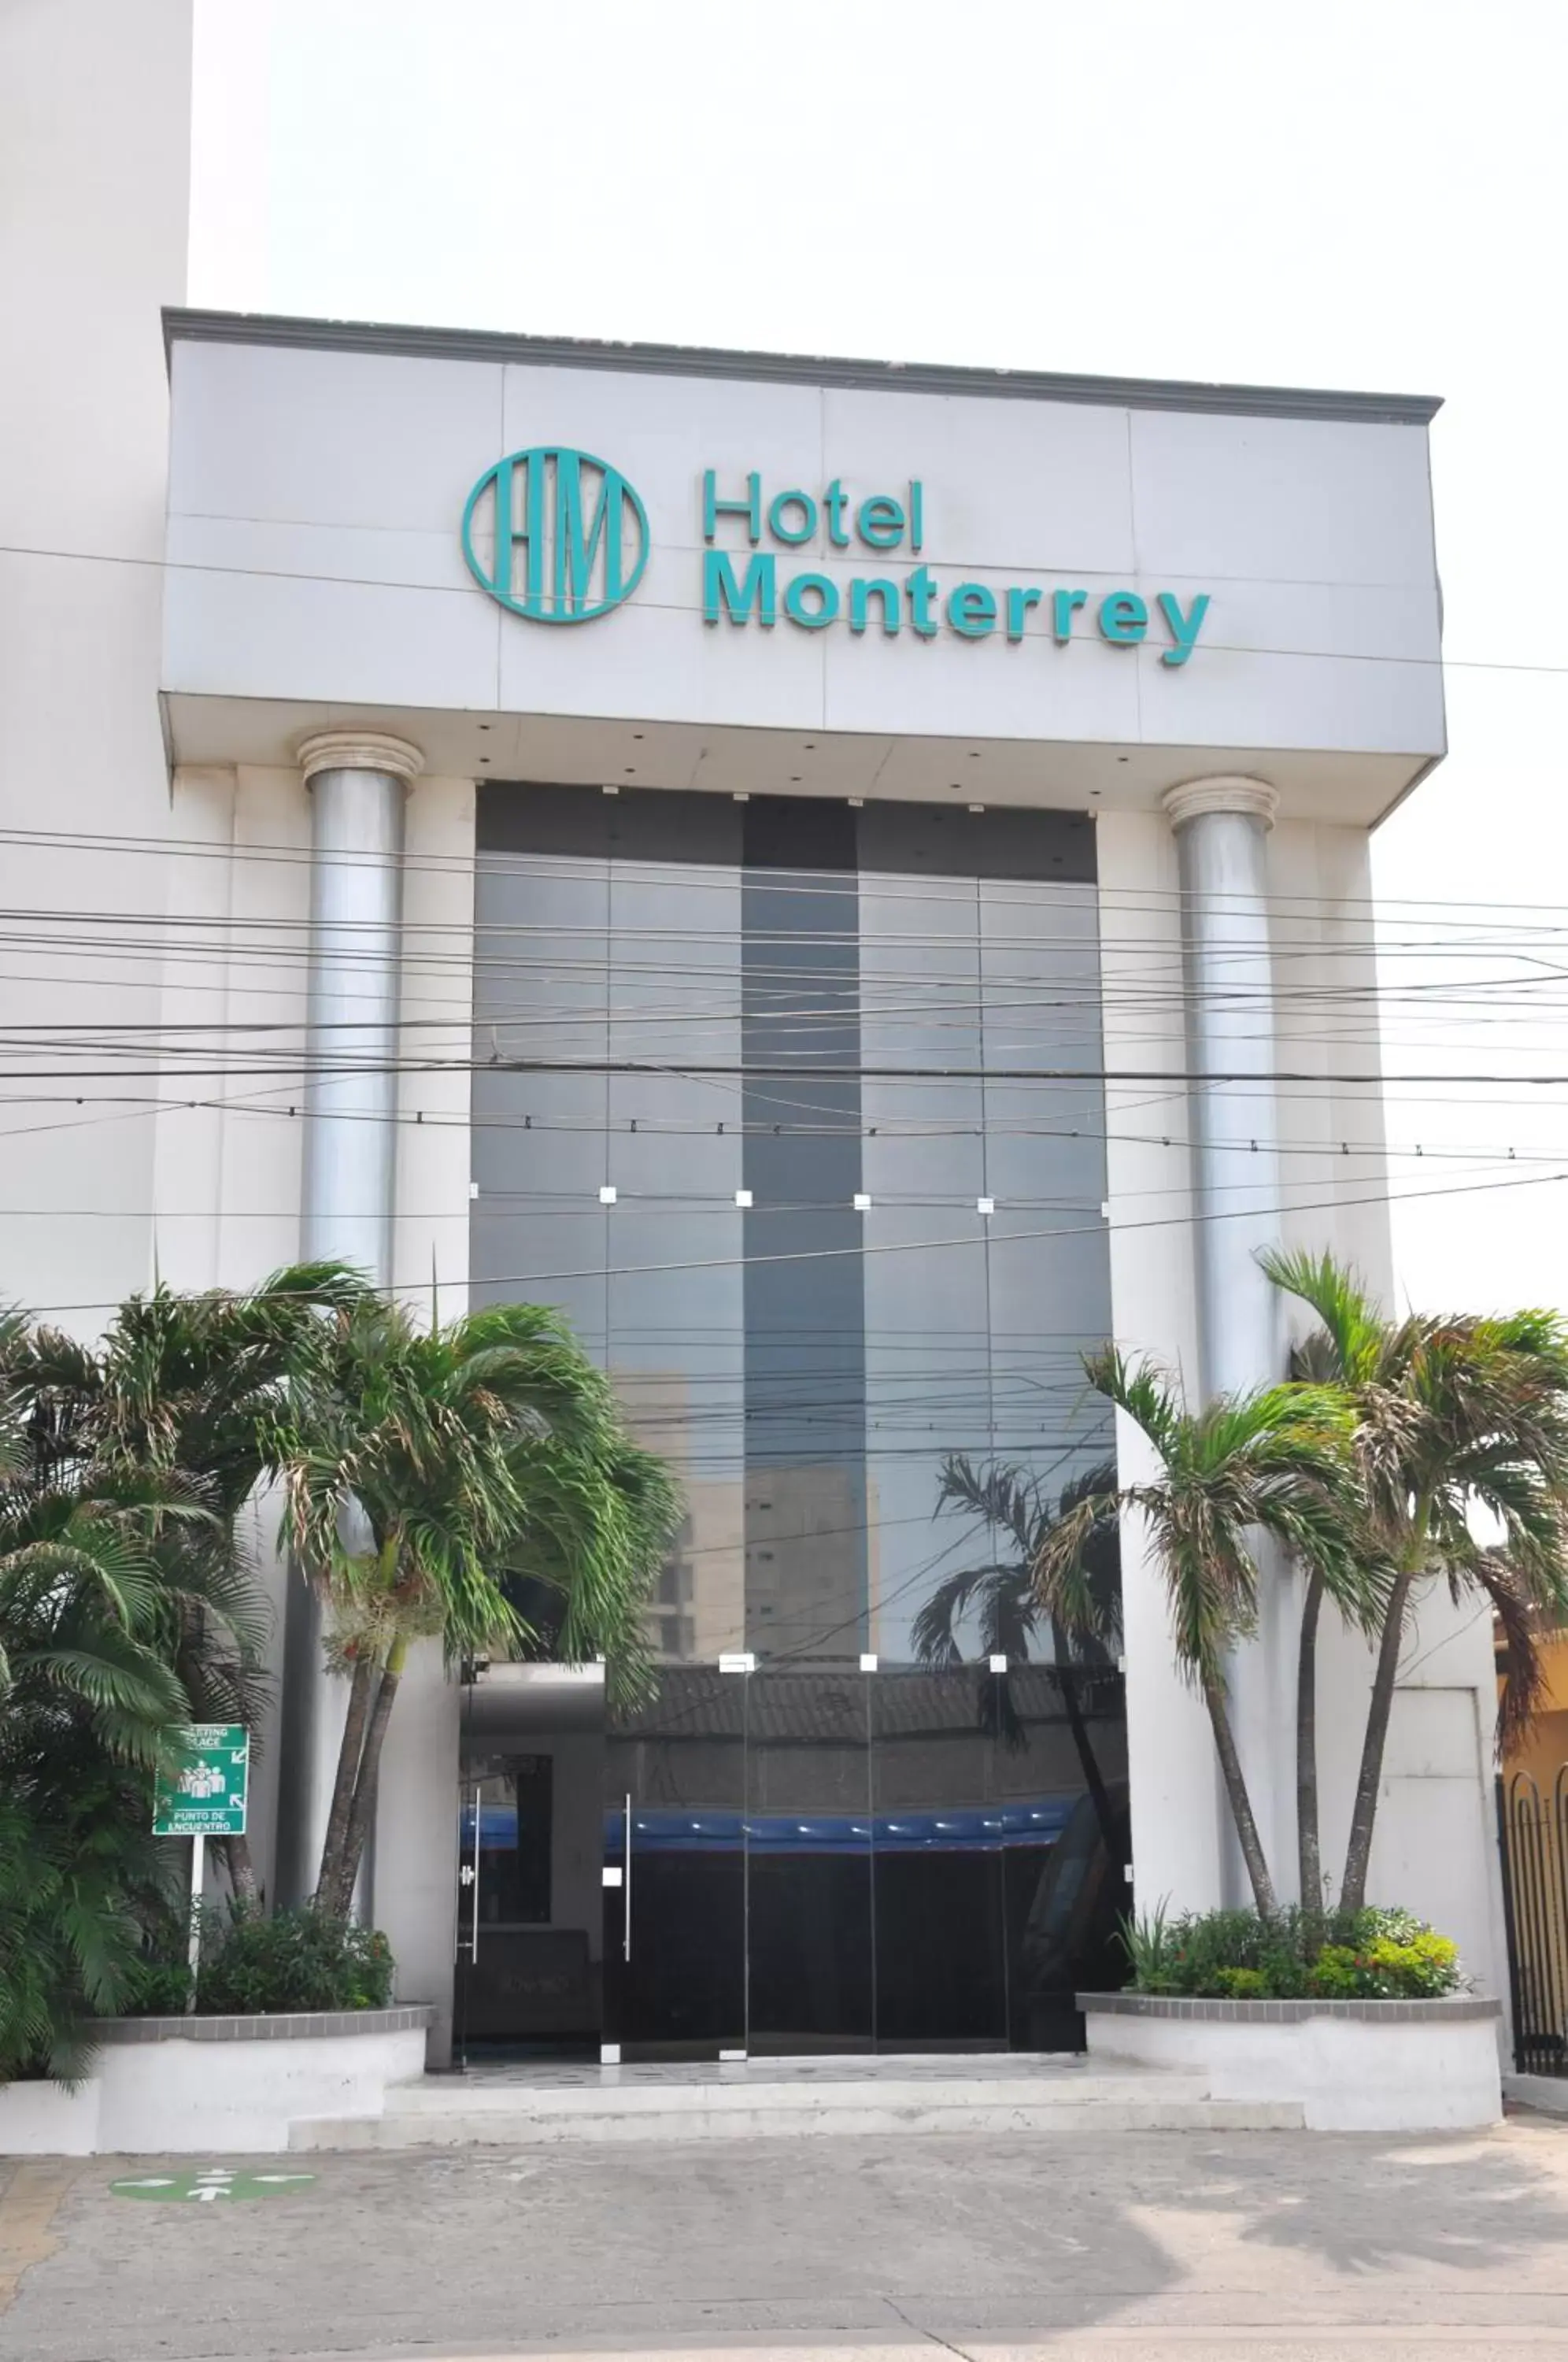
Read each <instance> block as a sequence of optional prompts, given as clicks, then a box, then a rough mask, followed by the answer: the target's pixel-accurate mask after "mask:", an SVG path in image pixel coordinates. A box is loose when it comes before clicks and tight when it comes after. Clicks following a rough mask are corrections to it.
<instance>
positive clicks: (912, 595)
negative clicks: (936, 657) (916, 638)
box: [904, 566, 936, 640]
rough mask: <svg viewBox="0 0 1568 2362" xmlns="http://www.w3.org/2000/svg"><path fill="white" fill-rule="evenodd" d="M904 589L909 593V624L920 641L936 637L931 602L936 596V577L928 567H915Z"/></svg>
mask: <svg viewBox="0 0 1568 2362" xmlns="http://www.w3.org/2000/svg"><path fill="white" fill-rule="evenodd" d="M904 589H905V590H906V591H907V592H908V593H909V602H910V622H911V624H912V625H913V626H914V629H915V630H916V631H917V632H918V633H919V634H920V636H921V638H922V640H933V639H934V638H935V637H936V618H935V616H934V615H933V613H932V612H931V602H932V601H933V599H934V598H935V596H936V577H935V575H934V574H933V572H932V570H931V568H930V567H929V566H917V567H916V568H915V570H914V572H913V573H912V574H911V576H910V577H909V578H908V579H907V580H906V582H905V584H904Z"/></svg>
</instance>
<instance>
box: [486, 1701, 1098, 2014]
mask: <svg viewBox="0 0 1568 2362" xmlns="http://www.w3.org/2000/svg"><path fill="white" fill-rule="evenodd" d="M733 1662H734V1668H735V1669H734V1671H731V1670H729V1669H728V1663H726V1664H723V1665H712V1664H710V1665H689V1664H688V1665H665V1666H661V1667H660V1668H659V1669H658V1673H657V1690H656V1692H655V1693H654V1694H653V1696H652V1697H651V1698H650V1700H649V1701H648V1702H647V1703H646V1704H645V1705H643V1706H641V1707H640V1708H638V1709H637V1710H636V1711H635V1712H632V1713H627V1714H622V1715H612V1716H611V1717H610V1722H609V1730H608V1736H607V1740H606V1745H605V1751H604V1763H605V1792H604V1807H603V1816H602V1840H603V1844H602V1879H603V1904H604V1926H603V1955H604V2034H603V2038H604V2042H605V2045H606V2046H607V2054H608V2055H611V2056H614V2057H618V2058H626V2059H633V2058H723V2057H725V2056H731V2057H746V2056H753V2057H760V2056H766V2055H768V2054H773V2055H776V2056H777V2055H781V2054H782V2055H793V2056H801V2055H810V2054H811V2053H812V2052H830V2051H860V2050H871V2049H877V2050H884V2051H910V2050H960V2051H968V2050H994V2049H1002V2048H1006V2047H1009V2046H1011V2047H1022V2048H1031V2049H1068V2048H1072V2047H1076V2046H1077V2043H1078V2042H1079V2041H1080V2040H1081V2031H1080V2026H1079V2022H1078V2019H1077V2012H1076V2009H1075V2006H1074V1995H1075V1993H1076V1992H1077V1991H1078V1990H1079V1989H1080V1988H1081V1987H1082V1986H1083V1985H1084V1983H1085V1982H1087V1981H1093V1980H1094V1979H1096V1978H1098V1979H1099V1980H1101V1981H1106V1980H1110V1979H1113V1978H1114V1977H1115V1976H1116V1974H1117V1973H1118V1969H1117V1953H1116V1947H1115V1943H1114V1930H1115V1926H1116V1920H1117V1916H1118V1915H1119V1914H1120V1913H1121V1911H1123V1910H1125V1908H1126V1907H1127V1888H1126V1884H1125V1878H1124V1871H1125V1865H1126V1861H1127V1858H1128V1853H1127V1839H1126V1822H1127V1812H1126V1796H1127V1789H1126V1773H1125V1741H1124V1728H1125V1725H1124V1717H1123V1714H1122V1708H1121V1678H1120V1676H1119V1675H1118V1674H1117V1673H1116V1672H1114V1671H1113V1670H1112V1669H1110V1668H1109V1667H1107V1668H1105V1669H1103V1670H1102V1671H1096V1672H1092V1673H1088V1672H1086V1673H1082V1674H1080V1675H1078V1676H1076V1677H1075V1679H1076V1686H1075V1688H1074V1690H1073V1692H1072V1693H1071V1695H1070V1697H1069V1694H1068V1693H1067V1691H1066V1687H1065V1684H1064V1682H1063V1679H1062V1677H1061V1676H1060V1675H1059V1674H1058V1672H1056V1670H1055V1668H1053V1667H1051V1666H1048V1665H1040V1664H1034V1665H1029V1664H1025V1665H1018V1666H1014V1667H1012V1668H1011V1669H1010V1671H992V1670H991V1669H989V1668H988V1667H986V1666H984V1665H980V1666H976V1665H960V1666H955V1667H952V1668H944V1669H940V1670H933V1669H931V1668H927V1667H923V1666H913V1665H908V1664H903V1665H893V1666H880V1667H879V1666H878V1665H877V1664H876V1663H875V1661H866V1662H863V1663H862V1664H861V1665H860V1666H859V1667H856V1666H855V1665H852V1664H845V1663H836V1664H835V1663H832V1662H824V1661H818V1662H816V1663H814V1664H813V1663H810V1662H805V1661H783V1660H780V1661H774V1662H772V1663H766V1662H765V1663H763V1664H761V1665H757V1664H755V1663H754V1662H753V1661H751V1660H749V1659H747V1658H737V1659H736V1660H734V1661H733ZM743 1668H744V1670H743ZM1069 1706H1070V1707H1071V1708H1073V1709H1075V1710H1074V1711H1069ZM487 1826H488V1824H487V1823H486V1821H485V1818H484V1814H483V1810H482V1808H481V1812H480V1828H481V1834H482V1831H483V1829H484V1828H485V1827H487ZM479 1867H480V1877H481V1879H482V1878H483V1877H484V1876H485V1874H486V1872H485V1847H484V1845H483V1843H481V1845H480V1862H479ZM483 1940H484V1938H483V1933H482V1924H481V1934H480V1946H481V1957H482V1946H483Z"/></svg>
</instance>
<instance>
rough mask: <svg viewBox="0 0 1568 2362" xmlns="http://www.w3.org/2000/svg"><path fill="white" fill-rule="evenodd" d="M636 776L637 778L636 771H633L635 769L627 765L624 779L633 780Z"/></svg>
mask: <svg viewBox="0 0 1568 2362" xmlns="http://www.w3.org/2000/svg"><path fill="white" fill-rule="evenodd" d="M636 776H637V774H636V770H635V767H634V766H633V765H632V764H630V763H628V764H627V766H626V777H627V778H629V779H635V778H636Z"/></svg>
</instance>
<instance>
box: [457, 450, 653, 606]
mask: <svg viewBox="0 0 1568 2362" xmlns="http://www.w3.org/2000/svg"><path fill="white" fill-rule="evenodd" d="M463 556H464V557H466V558H467V560H468V562H469V573H470V574H471V575H472V576H473V578H474V580H475V581H476V582H477V583H478V584H479V585H480V589H481V590H488V591H489V592H490V595H491V598H492V599H498V600H499V601H500V602H501V604H502V606H503V607H506V608H509V609H510V610H511V612H512V613H513V614H514V615H526V616H527V617H528V619H529V621H530V622H531V623H535V624H589V623H591V622H592V620H593V618H594V617H595V615H607V614H608V613H610V610H611V608H612V607H618V606H619V605H620V604H621V602H622V600H623V599H629V598H630V597H631V595H632V593H633V591H634V590H635V589H636V587H637V585H638V583H639V582H640V581H641V580H642V579H643V568H644V567H645V566H646V564H647V562H648V519H647V511H646V509H645V508H644V506H643V504H642V502H641V501H640V500H639V499H638V498H637V495H636V493H635V491H633V489H632V487H631V485H630V484H629V483H628V482H627V481H626V479H625V477H624V476H623V475H622V473H621V471H620V469H618V468H612V467H611V466H610V465H609V464H608V463H607V462H606V461H605V460H603V459H596V458H594V457H593V455H592V453H591V451H567V450H563V449H562V448H561V447H560V446H559V445H558V444H554V443H544V444H540V445H538V446H537V447H536V448H535V449H533V450H531V451H513V452H510V453H509V454H508V456H507V457H506V458H504V459H498V460H497V461H496V463H495V465H494V467H493V468H487V469H485V471H484V474H483V475H482V476H481V477H480V480H479V482H478V483H477V484H476V485H475V486H474V488H473V491H471V492H470V493H469V499H468V505H467V507H466V508H465V509H464V511H463Z"/></svg>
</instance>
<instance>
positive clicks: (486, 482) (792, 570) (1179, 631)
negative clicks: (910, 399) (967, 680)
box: [463, 444, 1209, 666]
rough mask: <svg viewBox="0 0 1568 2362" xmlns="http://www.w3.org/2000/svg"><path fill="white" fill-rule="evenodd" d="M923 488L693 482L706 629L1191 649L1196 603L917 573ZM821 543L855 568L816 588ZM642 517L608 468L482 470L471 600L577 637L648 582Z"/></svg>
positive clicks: (552, 448) (541, 457)
mask: <svg viewBox="0 0 1568 2362" xmlns="http://www.w3.org/2000/svg"><path fill="white" fill-rule="evenodd" d="M925 510H926V499H925V487H924V485H923V484H922V483H921V482H920V481H919V480H911V481H910V482H908V483H905V484H903V485H901V486H900V489H899V491H897V492H896V493H895V492H888V491H870V492H867V491H862V490H860V489H858V488H856V487H853V486H848V485H845V483H844V482H843V480H841V479H840V478H838V477H836V476H835V477H834V480H833V481H832V483H830V484H827V485H825V486H823V488H822V489H821V490H820V491H803V490H801V488H800V487H798V486H794V485H791V486H790V487H788V488H787V489H786V490H783V491H772V490H771V489H770V488H769V487H768V486H767V485H766V484H765V483H764V482H763V480H762V477H761V475H760V474H759V473H758V472H757V471H756V470H755V469H753V470H752V471H751V472H750V473H749V474H747V475H745V476H744V477H742V478H741V479H740V480H739V481H738V482H729V481H724V482H721V480H720V479H719V476H718V472H717V470H716V469H712V468H708V469H704V470H703V473H702V477H701V532H702V543H703V547H702V550H701V566H702V576H701V613H702V620H703V622H704V623H705V624H733V625H738V626H740V627H742V628H745V627H746V626H748V625H751V624H756V625H757V626H759V627H760V628H761V629H762V630H764V631H768V630H771V629H772V628H773V626H774V625H775V624H778V623H779V622H780V621H782V622H784V623H786V624H794V625H796V626H797V627H798V628H799V629H800V630H801V631H803V632H822V631H827V630H829V629H831V628H833V627H834V626H835V625H836V626H839V627H841V628H845V629H847V630H848V631H849V632H851V633H853V634H855V635H864V634H866V633H867V632H870V633H873V634H878V635H881V636H883V637H885V638H889V639H892V638H896V637H897V636H898V635H899V634H900V632H902V631H905V630H907V631H908V632H910V633H911V635H913V637H915V638H916V639H922V640H931V639H934V638H935V637H936V636H937V635H938V634H939V633H944V632H946V633H951V634H953V635H955V636H956V637H957V638H959V639H964V640H984V639H990V638H992V637H993V636H994V637H999V638H1002V639H1005V640H1010V641H1014V642H1017V641H1021V640H1022V639H1024V638H1025V637H1029V638H1032V639H1046V640H1049V641H1051V642H1053V643H1055V645H1056V646H1066V644H1067V642H1069V641H1070V640H1072V639H1073V638H1074V637H1075V635H1078V636H1083V635H1088V634H1089V633H1092V634H1094V635H1097V636H1098V637H1099V639H1100V640H1101V641H1104V642H1105V643H1107V644H1108V645H1109V646H1112V647H1137V646H1140V645H1141V644H1142V643H1143V642H1144V641H1148V642H1150V643H1151V645H1154V646H1158V647H1159V649H1160V660H1161V662H1162V663H1163V664H1166V665H1172V666H1176V665H1184V664H1186V662H1187V658H1188V657H1190V656H1191V654H1192V651H1193V649H1194V648H1195V647H1196V646H1197V645H1198V634H1199V633H1200V632H1201V631H1202V629H1203V624H1204V618H1205V617H1206V616H1207V614H1208V613H1209V593H1208V592H1207V591H1203V590H1200V591H1198V592H1196V593H1189V594H1187V595H1186V596H1185V597H1184V596H1182V595H1179V594H1178V593H1177V592H1176V591H1174V590H1161V591H1159V592H1157V593H1156V594H1155V597H1154V606H1153V611H1152V612H1151V608H1150V605H1149V602H1147V601H1146V600H1145V599H1143V597H1142V596H1141V595H1140V593H1139V592H1137V591H1135V590H1107V591H1102V592H1099V593H1094V594H1091V593H1090V592H1089V591H1088V590H1083V589H1080V588H1075V587H1074V586H1073V585H1072V584H1070V583H1065V582H1064V583H1045V582H1018V583H1008V584H1004V585H994V584H992V583H988V582H956V583H952V584H944V583H942V582H939V581H938V579H937V577H936V576H935V575H934V574H933V572H932V569H931V568H930V567H929V565H927V564H926V563H925V562H924V551H925V525H926V518H925ZM819 532H825V535H826V537H827V543H828V546H829V548H830V549H833V550H846V551H850V552H853V553H854V556H855V557H856V558H858V559H859V560H861V561H862V562H863V563H864V564H865V566H866V567H867V569H868V570H867V571H866V572H863V573H861V572H856V573H854V574H850V575H848V576H847V577H845V576H844V575H842V574H837V573H834V574H824V573H822V572H820V571H818V570H817V569H815V568H812V566H811V565H810V564H809V563H807V564H805V565H800V564H797V563H796V558H797V557H798V555H799V553H801V551H802V550H803V549H804V547H805V545H806V544H808V543H810V542H813V541H815V540H816V538H817V535H818V534H819ZM648 550H649V535H648V519H647V511H646V509H645V508H644V506H643V503H642V502H641V500H640V499H639V498H638V496H637V493H636V492H635V491H634V489H633V487H632V485H631V484H630V483H629V482H628V481H627V480H626V478H625V477H624V475H622V473H621V471H620V469H618V468H613V467H612V466H611V465H610V464H609V462H608V461H607V460H604V459H597V458H594V457H593V456H592V455H591V453H590V452H587V451H573V450H569V449H567V448H566V447H563V446H561V445H558V444H541V445H538V446H536V447H535V448H533V449H532V450H527V451H513V452H511V453H509V454H508V456H507V457H506V458H504V459H498V460H497V461H496V463H495V465H494V466H493V467H492V468H487V469H486V470H485V472H484V474H483V475H482V476H481V477H480V480H479V481H478V483H477V484H476V485H475V486H474V488H473V491H471V492H470V493H469V498H468V504H467V506H466V507H465V509H464V511H463V556H464V557H465V558H466V559H467V560H468V565H469V572H470V573H471V574H472V575H473V577H474V579H475V581H476V582H478V583H479V584H480V587H481V589H483V590H487V591H488V592H489V593H490V595H491V598H492V599H495V600H497V601H499V602H500V603H501V605H502V606H503V607H505V608H506V609H507V610H508V611H509V612H510V613H512V614H513V615H523V616H525V617H526V618H527V619H528V621H529V622H530V623H535V624H588V623H591V622H592V621H593V620H594V619H595V617H597V616H600V615H607V614H609V613H611V611H612V610H613V608H616V607H619V606H621V605H622V604H623V603H624V601H626V600H627V599H629V598H630V597H631V596H632V594H633V592H634V591H635V590H636V587H637V585H638V583H639V582H640V581H641V580H642V579H643V575H644V573H645V571H646V567H647V562H648Z"/></svg>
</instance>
